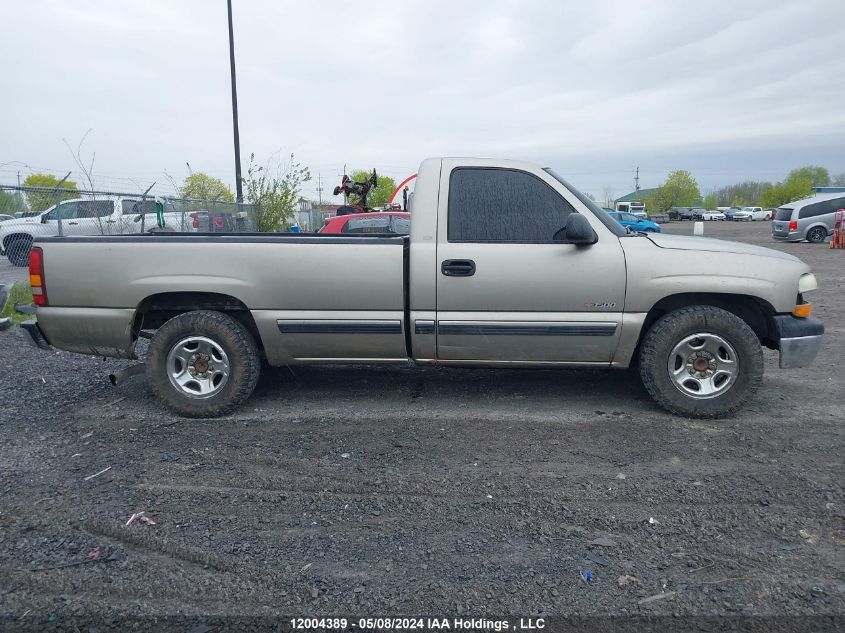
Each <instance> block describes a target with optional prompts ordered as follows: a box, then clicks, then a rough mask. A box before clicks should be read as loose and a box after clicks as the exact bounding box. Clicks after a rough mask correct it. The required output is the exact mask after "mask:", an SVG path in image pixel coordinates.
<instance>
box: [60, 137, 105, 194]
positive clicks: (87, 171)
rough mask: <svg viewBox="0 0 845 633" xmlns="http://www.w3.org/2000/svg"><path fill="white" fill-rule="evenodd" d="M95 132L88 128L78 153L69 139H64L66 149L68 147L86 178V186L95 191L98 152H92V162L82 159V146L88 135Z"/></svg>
mask: <svg viewBox="0 0 845 633" xmlns="http://www.w3.org/2000/svg"><path fill="white" fill-rule="evenodd" d="M93 131H94V130H93V128H88V131H87V132H85V134H83V135H82V138H81V139H79V143H78V144H77V146H76V151H74V149H73V148H72V147H71V146H70V143H68V142H67V139H64V138H63V139H62V142H63V143H64V144H65V147H67V149H68V151H69V152H70V155H71V156H73V161H74V162H75V163H76V166H77V167H79V170H80V171H81V172H82V174H83V176H84V178H85V184H86V185H87V186H88V188H89V189H94V159H95V158H96V157H97V154H96V152H91V160H90V161H87V162H86V161H85V160H83V158H82V145H83V143H85V139H86V138H88V135H89V134H90V133H91V132H93Z"/></svg>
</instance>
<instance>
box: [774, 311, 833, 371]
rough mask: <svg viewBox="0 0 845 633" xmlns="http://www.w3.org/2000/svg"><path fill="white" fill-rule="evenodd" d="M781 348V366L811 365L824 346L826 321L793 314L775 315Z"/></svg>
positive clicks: (788, 367) (786, 367) (787, 367)
mask: <svg viewBox="0 0 845 633" xmlns="http://www.w3.org/2000/svg"><path fill="white" fill-rule="evenodd" d="M774 320H775V325H776V327H777V332H778V337H779V346H778V348H779V349H780V367H781V368H782V369H796V368H798V367H809V366H810V365H812V364H813V361H814V360H815V359H816V355H817V354H818V353H819V350H820V349H821V347H822V338H823V337H824V323H822V322H821V321H820V320H819V319H817V318H815V317H806V318H800V319H799V318H798V317H794V316H792V315H791V314H778V315H776V316H775V317H774Z"/></svg>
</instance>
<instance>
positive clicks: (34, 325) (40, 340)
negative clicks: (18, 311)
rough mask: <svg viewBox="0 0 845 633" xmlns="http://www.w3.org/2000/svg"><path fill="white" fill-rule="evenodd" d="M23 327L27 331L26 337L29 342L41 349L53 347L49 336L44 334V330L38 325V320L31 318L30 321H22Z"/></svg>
mask: <svg viewBox="0 0 845 633" xmlns="http://www.w3.org/2000/svg"><path fill="white" fill-rule="evenodd" d="M21 328H23V331H24V332H25V333H26V336H25V338H26V340H27V342H29V343H31V344H32V345H34V346H35V347H37V348H39V349H44V350H49V349H50V348H51V346H50V343H49V342H48V341H47V337H46V336H44V332H42V331H41V328H40V327H38V321H37V320H35V319H30V320H29V321H24V322H23V323H21Z"/></svg>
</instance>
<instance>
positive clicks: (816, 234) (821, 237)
mask: <svg viewBox="0 0 845 633" xmlns="http://www.w3.org/2000/svg"><path fill="white" fill-rule="evenodd" d="M826 239H827V229H826V228H824V227H823V226H814V227H813V228H811V229H810V230H809V231H807V241H808V242H810V243H811V244H821V243H822V242H824V241H825V240H826Z"/></svg>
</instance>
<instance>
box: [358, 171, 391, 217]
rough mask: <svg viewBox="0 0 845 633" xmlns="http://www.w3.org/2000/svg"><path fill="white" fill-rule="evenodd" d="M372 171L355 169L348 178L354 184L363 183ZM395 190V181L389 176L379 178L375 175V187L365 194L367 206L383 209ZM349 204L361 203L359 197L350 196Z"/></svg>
mask: <svg viewBox="0 0 845 633" xmlns="http://www.w3.org/2000/svg"><path fill="white" fill-rule="evenodd" d="M372 173H373V172H372V170H370V171H367V170H366V169H356V170H355V171H353V172H352V175H351V176H350V178H352V180H353V181H354V182H364V181H365V180H367V179H369V177H370V176H371V175H372ZM394 189H396V181H395V180H393V178H391V177H390V176H379V175H378V173H376V186H375V187H373V188H372V189H370V192H369V193H368V194H367V206H369V207H372V208H376V207H383V206H384V205H386V204H387V203H388V202H389V201H390V194H391V193H393V190H394ZM348 202H349V204H358V203H359V202H361V199H360V196H357V195H355V194H352V195H350V196H349V200H348Z"/></svg>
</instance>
